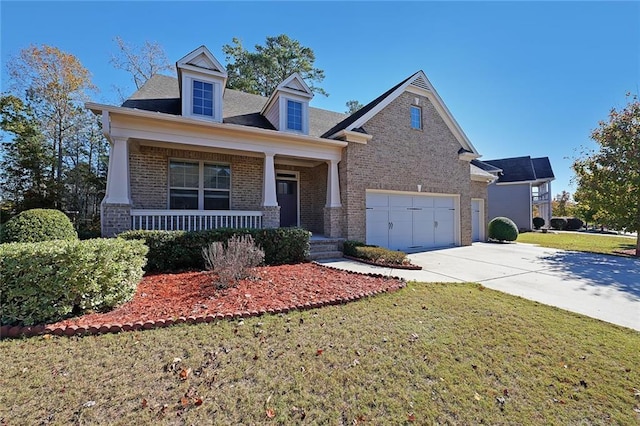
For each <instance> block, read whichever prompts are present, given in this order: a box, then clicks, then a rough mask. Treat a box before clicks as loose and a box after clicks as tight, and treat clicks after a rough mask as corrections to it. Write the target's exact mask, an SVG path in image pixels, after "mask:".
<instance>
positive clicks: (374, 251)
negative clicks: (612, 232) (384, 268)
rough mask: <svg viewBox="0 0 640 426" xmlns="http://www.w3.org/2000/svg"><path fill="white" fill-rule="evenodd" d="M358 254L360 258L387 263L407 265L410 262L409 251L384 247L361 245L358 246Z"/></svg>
mask: <svg viewBox="0 0 640 426" xmlns="http://www.w3.org/2000/svg"><path fill="white" fill-rule="evenodd" d="M355 250H356V256H355V257H357V258H359V259H364V260H369V261H371V262H375V263H381V264H385V265H405V264H407V263H408V259H407V253H405V252H402V251H396V250H389V249H387V248H384V247H376V246H363V247H362V246H361V247H356V249H355Z"/></svg>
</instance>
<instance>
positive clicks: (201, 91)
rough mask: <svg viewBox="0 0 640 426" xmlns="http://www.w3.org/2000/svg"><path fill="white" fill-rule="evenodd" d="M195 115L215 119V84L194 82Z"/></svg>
mask: <svg viewBox="0 0 640 426" xmlns="http://www.w3.org/2000/svg"><path fill="white" fill-rule="evenodd" d="M193 113H194V114H196V115H204V116H207V117H213V84H211V83H205V82H204V81H198V80H193Z"/></svg>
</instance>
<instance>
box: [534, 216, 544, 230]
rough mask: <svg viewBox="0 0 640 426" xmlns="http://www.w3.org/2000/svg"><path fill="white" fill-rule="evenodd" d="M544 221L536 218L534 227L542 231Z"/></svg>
mask: <svg viewBox="0 0 640 426" xmlns="http://www.w3.org/2000/svg"><path fill="white" fill-rule="evenodd" d="M544 223H545V222H544V219H543V218H541V217H534V218H533V227H534V228H535V229H540V228H542V227H543V226H544Z"/></svg>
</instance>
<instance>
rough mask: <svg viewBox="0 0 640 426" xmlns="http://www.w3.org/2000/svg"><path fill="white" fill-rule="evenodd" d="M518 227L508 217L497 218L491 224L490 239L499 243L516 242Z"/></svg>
mask: <svg viewBox="0 0 640 426" xmlns="http://www.w3.org/2000/svg"><path fill="white" fill-rule="evenodd" d="M516 238H518V227H517V226H516V224H515V223H513V221H512V220H511V219H509V218H508V217H496V218H493V219H491V222H489V239H490V240H497V241H515V240H516Z"/></svg>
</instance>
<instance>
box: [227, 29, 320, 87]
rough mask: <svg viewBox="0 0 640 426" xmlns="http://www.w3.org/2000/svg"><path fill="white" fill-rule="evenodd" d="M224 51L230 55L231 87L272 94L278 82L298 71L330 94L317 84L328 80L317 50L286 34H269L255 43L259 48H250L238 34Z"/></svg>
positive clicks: (228, 58) (228, 70) (308, 81)
mask: <svg viewBox="0 0 640 426" xmlns="http://www.w3.org/2000/svg"><path fill="white" fill-rule="evenodd" d="M222 51H223V52H224V54H225V55H226V60H227V73H228V74H229V79H228V81H227V87H228V88H230V89H237V90H241V91H243V92H248V93H255V94H257V95H262V96H269V95H271V93H273V91H274V90H275V88H276V87H277V86H278V84H280V83H282V82H283V81H284V80H285V79H286V78H287V77H289V76H290V75H291V74H293V73H296V72H297V73H299V74H300V76H301V77H302V78H303V79H304V80H305V82H306V83H307V85H309V87H310V88H311V90H312V91H313V92H314V93H319V94H322V95H325V96H328V94H327V93H326V92H325V91H324V89H322V88H321V87H319V86H317V85H316V84H315V83H321V82H322V80H324V71H323V70H321V69H319V68H314V63H315V60H316V57H315V54H314V53H313V50H311V49H310V48H308V47H305V46H302V45H301V44H300V42H299V41H297V40H293V39H291V38H289V36H287V35H285V34H281V35H279V36H274V37H267V39H266V42H265V44H264V45H260V44H256V45H255V52H249V51H248V50H247V49H245V48H244V46H243V45H242V41H241V40H240V39H238V38H235V37H234V38H233V40H232V44H225V45H224V46H222Z"/></svg>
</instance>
